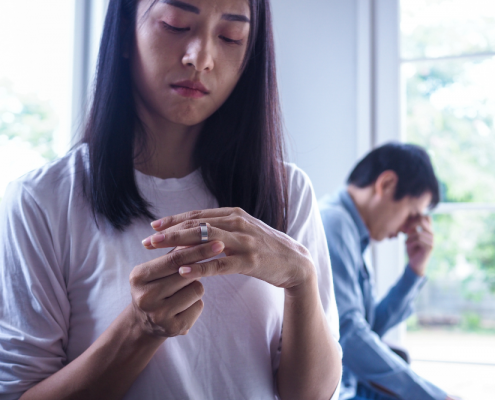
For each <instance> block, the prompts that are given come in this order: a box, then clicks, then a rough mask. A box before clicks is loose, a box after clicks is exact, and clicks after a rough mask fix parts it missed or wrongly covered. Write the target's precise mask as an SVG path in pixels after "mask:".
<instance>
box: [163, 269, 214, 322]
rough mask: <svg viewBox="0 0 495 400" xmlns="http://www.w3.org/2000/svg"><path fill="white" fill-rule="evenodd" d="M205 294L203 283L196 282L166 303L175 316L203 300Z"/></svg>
mask: <svg viewBox="0 0 495 400" xmlns="http://www.w3.org/2000/svg"><path fill="white" fill-rule="evenodd" d="M183 279H184V278H183ZM204 294H205V289H204V287H203V285H202V284H201V282H199V281H196V280H195V281H193V282H192V283H190V284H189V285H187V286H185V287H184V288H182V289H181V290H178V291H177V292H176V293H174V295H173V296H170V297H169V298H167V299H165V300H164V302H165V303H166V305H167V309H168V310H169V312H170V315H173V316H175V315H177V314H179V313H181V312H183V311H185V310H187V309H188V308H189V307H191V306H192V305H193V304H194V303H196V302H197V301H198V300H201V298H202V297H203V295H204Z"/></svg>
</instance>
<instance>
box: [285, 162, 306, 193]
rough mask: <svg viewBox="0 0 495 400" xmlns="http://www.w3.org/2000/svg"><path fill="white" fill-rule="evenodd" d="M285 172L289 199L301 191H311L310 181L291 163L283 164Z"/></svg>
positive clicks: (304, 173)
mask: <svg viewBox="0 0 495 400" xmlns="http://www.w3.org/2000/svg"><path fill="white" fill-rule="evenodd" d="M284 167H285V172H286V174H287V184H288V189H289V197H291V195H292V194H293V193H294V194H298V193H299V194H300V193H301V192H302V191H303V192H304V191H309V192H312V191H313V185H312V184H311V179H309V176H308V175H307V174H306V172H304V171H303V170H302V169H301V168H299V167H298V166H297V165H296V164H294V163H291V162H284Z"/></svg>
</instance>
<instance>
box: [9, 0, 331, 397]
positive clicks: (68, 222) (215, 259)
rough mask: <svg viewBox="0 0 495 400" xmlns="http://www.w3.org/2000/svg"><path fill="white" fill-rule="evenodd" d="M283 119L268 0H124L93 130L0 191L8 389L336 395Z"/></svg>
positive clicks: (320, 263)
mask: <svg viewBox="0 0 495 400" xmlns="http://www.w3.org/2000/svg"><path fill="white" fill-rule="evenodd" d="M280 132H281V130H280V119H279V108H278V97H277V90H276V79H275V67H274V54H273V38H272V32H271V18H270V11H269V7H268V1H267V0H252V1H251V2H250V3H248V2H246V1H245V0H187V1H177V0H160V1H157V0H154V1H152V0H111V1H110V4H109V10H108V13H107V18H106V21H105V28H104V33H103V38H102V43H101V48H100V58H99V65H98V73H97V82H96V88H95V95H94V102H93V106H92V110H91V112H90V115H89V122H88V124H87V128H86V131H85V136H84V139H83V141H82V144H80V145H79V146H77V147H76V148H75V149H74V150H73V151H71V152H70V153H69V154H68V155H67V156H65V157H63V158H62V159H60V160H58V161H56V162H54V163H52V164H51V165H48V166H46V167H44V168H42V169H40V170H37V171H34V172H32V173H30V174H28V175H26V176H25V177H23V178H21V179H20V180H18V181H16V182H14V183H13V184H11V185H10V188H9V191H8V193H7V195H6V197H5V198H4V201H3V203H2V210H1V215H2V218H1V227H0V229H1V230H0V232H1V235H2V244H1V247H0V263H1V264H0V266H1V271H2V274H1V276H2V282H1V284H2V295H1V296H2V301H3V303H2V304H3V308H2V319H1V324H0V360H1V361H0V393H2V396H3V397H2V399H3V398H6V399H11V398H12V399H14V398H16V399H17V398H19V397H21V398H22V399H37V400H40V399H59V398H67V399H72V398H84V399H100V398H101V399H119V398H126V399H268V398H276V396H279V397H280V398H281V399H284V400H285V399H329V398H331V397H332V395H334V398H336V397H337V396H338V394H337V393H336V387H337V385H338V382H339V378H340V373H341V370H340V353H339V346H338V343H337V335H338V328H337V320H338V319H337V318H338V316H337V313H336V307H335V299H334V295H333V287H332V280H331V271H330V264H329V258H328V252H327V250H326V243H325V239H324V234H323V228H322V225H321V221H320V219H319V214H318V212H317V208H316V203H315V199H314V195H313V192H312V189H311V185H310V183H309V181H308V179H307V177H306V176H305V175H304V174H303V173H302V172H301V171H300V170H298V169H297V168H296V167H295V166H293V165H290V164H284V163H283V152H282V148H283V146H282V137H281V133H280ZM195 210H196V211H195ZM157 216H159V217H162V218H161V219H157V218H156V217H157ZM151 221H153V222H152V227H153V228H154V229H155V230H156V234H153V235H151V233H152V232H150V230H151V228H150V227H149V223H150V222H151ZM143 239H144V240H143ZM141 242H142V243H141ZM171 248H175V249H174V250H173V251H170V249H171ZM254 278H257V279H254ZM129 282H130V288H129ZM282 326H283V330H282Z"/></svg>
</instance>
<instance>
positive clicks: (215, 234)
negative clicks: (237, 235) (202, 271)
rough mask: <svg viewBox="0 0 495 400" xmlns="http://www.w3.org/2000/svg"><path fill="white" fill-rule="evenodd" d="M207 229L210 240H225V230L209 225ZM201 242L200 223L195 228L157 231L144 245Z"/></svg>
mask: <svg viewBox="0 0 495 400" xmlns="http://www.w3.org/2000/svg"><path fill="white" fill-rule="evenodd" d="M207 229H208V241H209V242H211V241H218V240H222V241H223V240H225V231H223V230H221V229H218V228H214V227H212V226H208V225H207ZM201 243H202V242H201V228H200V226H199V224H198V226H197V227H195V228H190V229H184V230H174V231H164V232H160V233H155V234H154V235H152V236H150V237H148V238H146V239H145V240H143V245H144V246H145V247H146V248H147V249H148V250H152V249H163V248H167V247H174V246H193V245H198V244H201ZM198 261H199V260H198Z"/></svg>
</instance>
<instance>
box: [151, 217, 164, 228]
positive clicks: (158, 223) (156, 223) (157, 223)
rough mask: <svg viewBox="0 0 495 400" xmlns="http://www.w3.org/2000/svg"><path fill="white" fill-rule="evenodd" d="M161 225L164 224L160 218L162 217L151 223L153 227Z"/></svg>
mask: <svg viewBox="0 0 495 400" xmlns="http://www.w3.org/2000/svg"><path fill="white" fill-rule="evenodd" d="M160 226H162V220H160V219H159V220H158V221H153V222H152V223H151V227H152V228H153V229H158V228H159V227H160Z"/></svg>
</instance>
